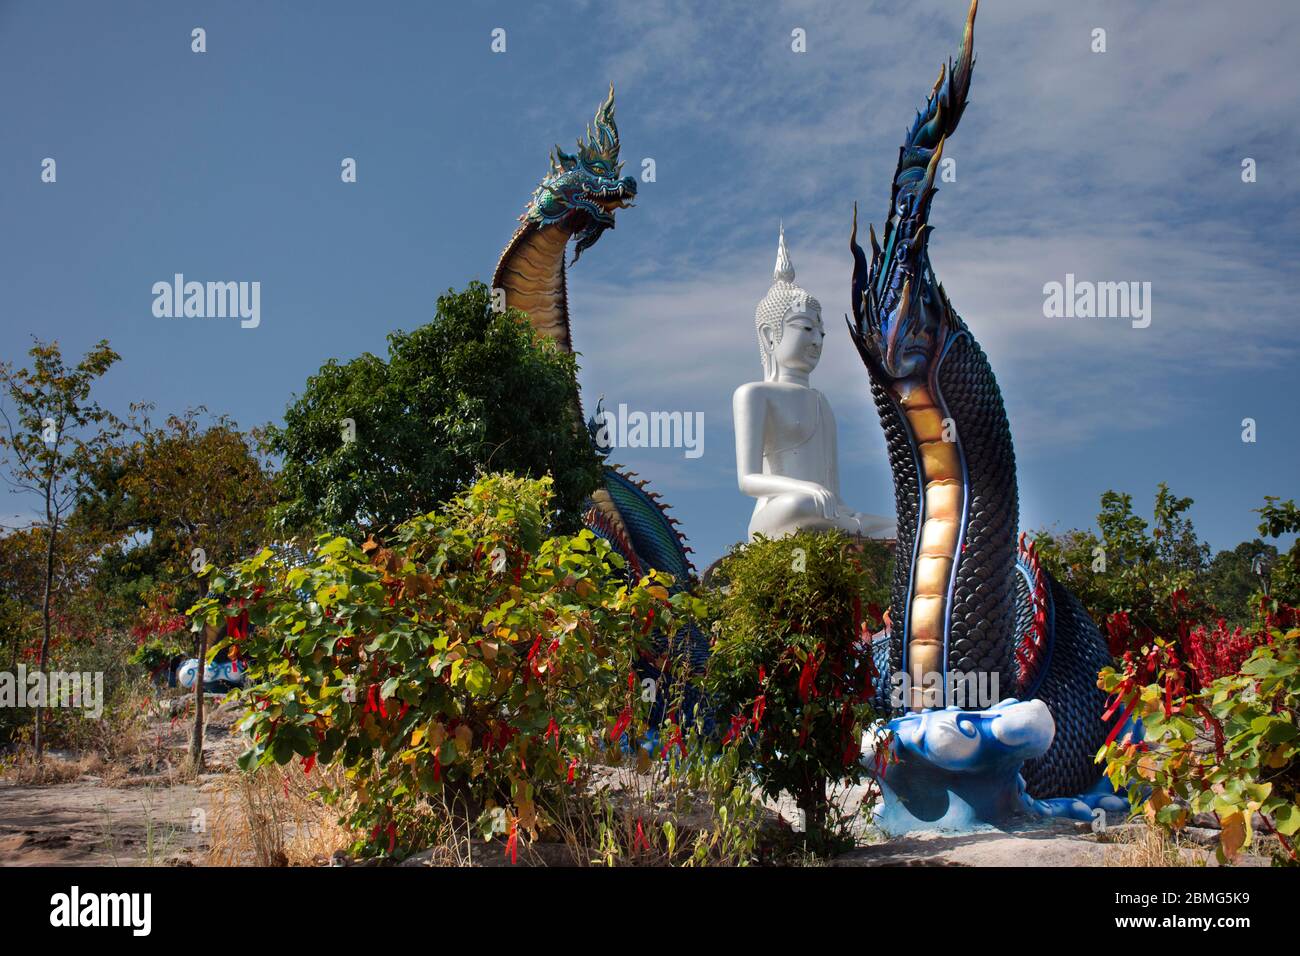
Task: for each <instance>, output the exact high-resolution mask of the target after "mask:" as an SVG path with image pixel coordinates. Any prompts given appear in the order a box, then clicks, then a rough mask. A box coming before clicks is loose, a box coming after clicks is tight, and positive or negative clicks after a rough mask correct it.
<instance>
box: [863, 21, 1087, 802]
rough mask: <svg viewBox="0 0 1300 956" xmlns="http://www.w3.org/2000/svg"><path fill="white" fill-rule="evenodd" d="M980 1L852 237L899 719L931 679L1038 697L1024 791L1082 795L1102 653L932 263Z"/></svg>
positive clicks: (983, 360)
mask: <svg viewBox="0 0 1300 956" xmlns="http://www.w3.org/2000/svg"><path fill="white" fill-rule="evenodd" d="M977 3H978V0H975V2H973V3H972V4H971V7H970V13H969V15H968V18H967V21H966V30H965V35H964V37H963V40H962V46H961V49H960V50H959V51H958V54H957V58H956V60H955V61H951V60H950V61H949V63H948V64H947V67H946V69H941V70H940V73H939V79H938V81H937V82H936V83H935V86H934V89H933V91H932V92H931V94H930V96H929V98H928V99H927V101H926V104H925V108H924V109H923V110H922V111H921V112H920V113H918V114H917V117H916V119H915V121H914V122H913V123H912V125H911V128H910V129H909V130H908V133H907V138H906V141H905V142H904V144H903V146H902V149H901V150H900V152H899V160H898V168H897V171H896V173H895V177H894V182H893V189H892V192H891V196H890V206H889V215H888V218H887V221H886V226H885V231H884V236H883V245H882V243H881V242H879V241H877V238H876V235H875V231H874V230H871V257H870V261H868V259H867V256H866V254H865V253H864V252H863V250H862V248H861V247H860V246H859V245H858V242H857V212H856V208H855V211H854V222H853V238H852V240H851V241H850V247H851V249H852V251H853V258H854V268H853V290H852V295H853V300H852V301H853V320H852V321H851V322H850V323H849V330H850V333H851V335H852V338H853V341H854V344H855V345H856V346H857V349H858V352H859V354H860V355H861V357H862V361H863V363H864V364H865V365H866V367H867V371H868V373H869V375H870V379H871V392H872V397H873V398H874V400H875V405H876V409H877V411H878V412H879V415H880V421H881V425H882V427H883V428H884V432H885V437H886V442H887V445H888V450H889V460H890V466H891V468H892V470H893V474H894V493H895V499H896V508H897V516H898V554H897V561H896V563H895V573H894V581H893V587H892V595H891V607H890V619H891V628H890V635H889V667H888V671H889V673H901V674H904V675H906V676H907V678H908V686H910V688H911V690H910V694H911V696H910V697H909V698H908V699H907V700H905V701H904V702H903V703H904V708H905V709H907V710H912V711H915V710H921V709H924V708H926V707H930V706H943V705H944V704H945V703H950V702H949V701H946V700H934V699H933V698H926V697H925V696H924V690H923V689H924V688H925V686H926V681H927V677H930V676H932V675H940V678H941V679H943V680H944V683H945V684H947V683H948V682H949V681H950V680H951V675H954V674H957V673H960V674H962V675H964V676H970V675H985V676H986V677H987V680H988V682H989V684H990V685H992V684H993V682H994V681H996V684H995V685H993V686H996V688H997V690H996V697H995V698H994V701H993V702H996V701H997V700H998V699H1001V698H1008V697H1015V698H1017V699H1019V700H1029V699H1039V700H1042V701H1043V702H1044V703H1045V704H1046V705H1047V706H1048V708H1049V710H1050V711H1051V713H1052V717H1053V720H1054V721H1055V724H1056V734H1055V737H1054V739H1053V742H1052V746H1051V748H1050V749H1049V750H1048V751H1047V752H1046V753H1045V754H1043V755H1042V756H1040V757H1036V758H1033V759H1032V760H1029V761H1027V762H1026V763H1025V765H1024V768H1023V770H1022V774H1023V777H1024V780H1025V786H1026V789H1027V791H1028V793H1029V794H1030V795H1031V796H1033V797H1038V798H1047V797H1059V796H1073V795H1077V794H1082V793H1084V792H1086V791H1088V790H1089V789H1090V788H1092V787H1093V786H1094V785H1095V784H1096V783H1097V781H1098V779H1099V778H1100V776H1101V769H1100V768H1099V767H1098V766H1097V765H1096V764H1095V763H1094V756H1095V754H1096V752H1097V750H1098V748H1099V747H1100V746H1101V745H1102V743H1103V741H1104V740H1105V739H1106V736H1107V733H1108V730H1109V728H1108V727H1107V726H1106V725H1105V723H1104V722H1103V720H1102V713H1103V709H1104V706H1105V697H1104V695H1103V693H1102V692H1101V691H1100V690H1099V689H1098V688H1097V672H1098V670H1100V669H1101V668H1102V667H1103V666H1105V665H1106V664H1107V663H1108V662H1109V660H1110V656H1109V653H1108V651H1107V648H1106V644H1105V641H1104V640H1103V638H1102V636H1101V634H1100V633H1099V631H1098V629H1097V626H1096V624H1095V623H1094V622H1093V621H1092V620H1091V619H1090V618H1089V617H1088V615H1087V613H1086V612H1085V611H1084V610H1083V608H1082V606H1081V605H1080V604H1079V602H1078V600H1077V599H1076V598H1075V597H1074V596H1073V595H1071V594H1070V593H1069V592H1068V591H1067V590H1066V589H1065V588H1064V587H1062V586H1061V585H1060V584H1059V583H1058V582H1056V581H1055V580H1054V579H1052V577H1051V576H1050V575H1049V574H1048V573H1047V572H1046V571H1045V570H1044V569H1042V568H1041V567H1040V566H1039V563H1038V560H1037V557H1036V555H1035V553H1034V549H1033V546H1032V544H1029V545H1026V544H1025V542H1024V537H1023V536H1021V537H1020V538H1019V539H1017V522H1018V519H1019V515H1018V502H1017V493H1016V467H1015V452H1014V450H1013V448H1012V443H1011V429H1010V426H1009V425H1008V422H1007V416H1006V411H1005V410H1004V408H1003V403H1002V395H1001V392H1000V391H999V389H998V384H997V380H996V378H995V377H994V375H993V370H992V368H991V367H990V365H989V362H988V359H987V357H986V356H985V355H984V352H983V350H982V349H981V348H980V346H979V344H978V343H977V342H976V341H975V339H974V337H973V336H972V335H971V332H970V329H969V328H968V327H967V326H966V323H965V322H964V321H963V320H962V319H961V317H960V316H959V315H958V314H957V313H956V311H955V310H954V309H953V307H952V305H951V303H950V302H949V301H948V297H947V295H946V294H945V292H944V289H943V286H942V285H940V284H939V283H938V282H937V281H936V279H935V277H934V272H933V270H932V268H931V265H930V258H929V252H928V238H929V233H930V230H931V228H932V227H931V226H930V224H929V217H930V207H931V203H932V201H933V199H934V195H935V193H936V192H937V189H936V188H935V181H936V177H937V175H938V171H939V170H940V168H941V164H942V159H943V151H944V144H945V143H946V141H947V139H948V137H950V136H951V135H952V134H953V132H954V131H955V130H956V128H957V123H958V121H959V120H960V119H961V116H962V113H963V111H964V110H965V108H966V97H967V93H968V92H969V89H970V81H971V71H972V68H973V66H974V57H973V54H972V42H973V31H974V21H975V12H976V7H977Z"/></svg>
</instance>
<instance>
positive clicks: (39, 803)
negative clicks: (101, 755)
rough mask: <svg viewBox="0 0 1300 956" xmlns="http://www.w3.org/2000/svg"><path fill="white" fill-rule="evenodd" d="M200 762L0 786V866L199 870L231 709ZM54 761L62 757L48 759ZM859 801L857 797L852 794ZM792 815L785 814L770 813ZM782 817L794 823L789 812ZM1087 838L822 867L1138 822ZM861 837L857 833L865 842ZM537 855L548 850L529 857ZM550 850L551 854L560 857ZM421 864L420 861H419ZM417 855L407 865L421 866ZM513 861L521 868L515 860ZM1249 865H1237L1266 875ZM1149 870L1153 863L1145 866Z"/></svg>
mask: <svg viewBox="0 0 1300 956" xmlns="http://www.w3.org/2000/svg"><path fill="white" fill-rule="evenodd" d="M211 705H212V706H211V708H210V713H211V715H212V716H211V718H210V722H209V726H208V732H207V735H206V739H205V746H204V758H205V765H206V768H207V770H208V771H209V772H207V773H205V774H204V775H202V776H200V777H198V778H197V779H188V780H187V779H184V778H183V777H182V776H181V775H180V774H179V773H178V770H179V768H180V767H181V766H182V765H183V763H184V759H185V755H186V752H187V748H188V727H187V726H186V724H185V722H184V721H183V720H177V721H172V720H171V719H170V718H168V717H161V718H158V719H156V720H155V721H154V722H153V723H152V724H151V726H150V735H151V737H152V740H153V743H154V752H153V754H152V755H151V757H152V759H153V762H154V763H155V764H156V765H157V766H160V767H162V768H163V769H162V772H151V773H135V774H126V775H123V774H121V773H117V774H104V775H102V776H101V775H97V774H94V773H90V774H82V775H80V776H78V777H77V778H76V779H73V780H70V781H69V782H65V783H52V784H41V785H33V784H19V783H15V782H14V780H13V779H12V778H8V779H5V778H0V866H54V865H59V866H202V865H205V864H206V863H207V855H208V837H207V826H206V824H207V822H208V820H209V818H211V817H213V816H214V808H215V803H216V799H217V795H218V793H219V791H220V788H221V783H222V781H223V780H224V779H225V778H226V775H227V774H229V773H231V772H232V771H233V770H234V760H235V757H236V756H237V755H238V753H239V751H240V750H241V749H242V747H241V743H240V741H239V740H238V739H237V737H235V736H233V734H234V733H235V731H234V724H235V722H236V720H237V718H238V714H237V711H236V710H235V709H234V708H233V707H230V706H228V705H227V706H217V698H212V701H211ZM52 757H53V759H65V760H66V759H70V758H69V757H68V756H67V755H52ZM858 796H859V799H860V795H858ZM776 809H779V810H781V811H792V810H793V808H792V807H784V806H781V807H778V808H776ZM786 815H787V818H789V817H793V816H794V814H793V813H787V814H786ZM1115 822H1117V823H1121V825H1119V826H1116V827H1112V828H1111V829H1110V830H1109V831H1108V832H1107V833H1105V834H1102V835H1098V834H1094V833H1092V832H1090V830H1089V828H1088V827H1087V826H1086V825H1083V824H1074V823H1069V822H1055V823H1044V824H1036V823H1030V824H1026V825H1024V826H1021V827H1017V828H1016V829H1015V830H1014V831H1011V832H1004V831H989V832H984V833H971V834H960V835H954V834H941V833H935V834H922V835H917V836H910V837H905V838H898V839H892V840H885V841H880V842H873V843H870V844H869V845H866V846H860V847H858V848H857V849H855V850H852V851H850V852H848V853H845V854H843V855H841V856H839V857H837V858H836V859H835V860H833V861H831V865H833V866H1046V867H1059V866H1073V867H1078V866H1106V865H1125V864H1130V865H1131V864H1132V863H1134V862H1135V860H1136V858H1137V857H1136V855H1135V851H1134V848H1133V843H1134V841H1135V840H1136V839H1138V837H1139V836H1140V833H1141V830H1142V829H1144V828H1141V827H1140V826H1139V825H1136V824H1128V825H1123V824H1122V821H1118V820H1116V821H1115ZM864 835H865V834H864ZM1216 836H1217V834H1216V833H1214V832H1213V831H1210V830H1203V831H1201V830H1196V831H1194V832H1191V833H1189V838H1190V839H1189V840H1188V841H1187V842H1186V843H1185V844H1184V846H1183V847H1182V848H1181V849H1179V850H1176V851H1173V852H1174V853H1175V854H1176V856H1178V857H1181V861H1182V863H1183V864H1184V865H1205V864H1208V865H1211V866H1212V865H1214V860H1213V854H1212V853H1211V852H1210V851H1209V850H1208V849H1205V847H1207V846H1212V843H1213V840H1214V839H1215V838H1216ZM538 849H539V850H541V849H545V847H540V846H539V847H538ZM557 849H558V848H557ZM552 856H554V855H548V854H545V853H531V854H529V855H527V862H528V863H531V864H532V865H542V866H545V865H556V864H557V863H558V862H560V859H561V857H563V854H561V855H560V856H559V857H555V858H554V859H552V858H551V857H552ZM498 857H499V851H492V850H488V851H487V852H484V853H482V854H480V858H481V859H476V860H475V861H474V865H479V866H482V865H489V866H490V865H500V864H501V860H500V859H498ZM422 858H423V859H422ZM427 861H428V854H417V855H416V856H415V857H414V858H412V859H409V860H408V861H407V862H406V864H405V865H407V866H420V865H422V864H424V865H428V862H427ZM520 862H521V863H524V862H526V861H525V859H524V858H521V859H520ZM1266 862H1267V861H1266V860H1265V859H1263V858H1262V857H1259V856H1247V857H1245V858H1243V859H1242V860H1240V861H1239V864H1238V865H1243V864H1244V865H1263V864H1266ZM1146 865H1151V864H1150V862H1147V863H1146Z"/></svg>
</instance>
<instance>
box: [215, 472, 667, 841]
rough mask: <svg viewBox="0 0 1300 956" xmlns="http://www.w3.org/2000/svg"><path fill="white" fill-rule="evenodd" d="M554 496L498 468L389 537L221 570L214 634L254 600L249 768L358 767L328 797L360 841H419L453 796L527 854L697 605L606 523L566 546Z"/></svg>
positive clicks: (246, 642) (630, 717) (623, 726)
mask: <svg viewBox="0 0 1300 956" xmlns="http://www.w3.org/2000/svg"><path fill="white" fill-rule="evenodd" d="M550 499H551V483H550V480H549V479H542V480H540V481H532V480H526V479H521V478H515V477H512V476H509V475H489V476H487V477H485V478H483V479H481V480H479V481H478V482H477V483H476V484H475V485H474V486H473V487H472V488H471V489H470V490H469V491H468V492H466V493H465V494H464V495H462V496H461V497H459V498H457V499H456V500H454V501H453V502H451V503H450V504H448V505H446V506H445V507H443V508H442V509H441V510H439V511H437V512H432V513H430V514H427V515H423V516H420V517H417V518H413V519H412V520H410V521H408V522H406V523H404V524H402V525H401V526H399V527H398V528H397V529H396V531H395V532H394V533H393V534H392V535H391V536H390V537H388V538H387V539H386V540H385V541H384V542H378V541H375V540H373V539H372V540H368V541H366V542H365V543H364V544H362V545H357V544H355V543H354V542H352V541H349V540H348V539H346V538H341V537H338V538H329V537H328V536H325V537H322V538H321V539H320V540H319V541H318V544H317V547H316V548H315V550H314V551H313V553H312V554H311V556H310V559H309V561H308V562H307V563H306V565H304V566H300V567H294V566H291V565H289V564H287V563H285V562H283V561H281V560H279V559H277V557H276V556H275V555H274V554H273V552H271V551H270V550H266V551H263V552H262V553H261V554H259V555H257V556H255V557H253V558H252V559H250V560H248V561H245V562H243V563H242V564H240V565H238V566H237V567H235V568H233V569H231V570H229V571H226V572H221V573H217V574H215V575H214V577H213V579H212V588H211V593H210V596H209V597H208V598H207V599H206V600H204V601H202V602H200V603H199V604H198V605H196V606H195V607H194V608H193V609H192V611H191V613H192V616H194V617H195V619H196V621H195V626H196V627H197V626H202V624H203V623H204V622H206V623H208V624H211V625H219V624H221V623H222V622H223V621H224V618H225V616H226V615H227V614H228V613H229V611H228V607H230V606H232V605H235V606H240V602H242V611H243V612H244V613H247V615H248V620H249V622H250V624H251V625H252V626H251V627H247V628H240V629H238V630H239V632H240V635H241V637H240V641H239V647H240V652H241V654H242V655H243V656H244V657H245V658H247V660H248V661H249V667H248V676H249V680H250V686H249V687H248V688H246V689H245V690H244V691H243V698H244V699H245V700H246V702H247V703H248V705H249V708H250V709H249V712H248V714H247V716H246V717H245V719H244V720H243V722H242V724H241V725H240V726H241V729H242V730H243V731H245V732H247V733H248V734H249V736H250V738H251V741H252V743H251V746H250V747H249V749H248V750H247V751H246V752H245V753H244V754H243V755H242V756H241V757H240V758H239V765H240V766H241V767H242V768H244V769H252V768H255V767H258V766H261V765H264V764H268V763H272V762H274V763H278V764H285V763H288V762H290V761H291V760H293V759H294V757H295V756H296V757H298V758H300V759H301V761H302V764H303V768H304V770H308V769H310V768H311V767H312V766H313V765H314V764H315V763H316V762H317V761H318V760H319V761H320V762H321V763H323V764H329V763H341V764H342V765H343V766H344V767H346V768H347V776H348V777H349V778H350V779H351V786H350V787H349V788H348V792H346V793H345V792H335V793H331V794H329V795H328V796H329V797H330V799H332V800H335V801H337V803H338V804H339V806H340V807H341V812H342V814H343V822H344V823H345V824H347V825H349V826H351V827H354V828H355V829H356V830H358V831H359V832H360V833H361V835H362V836H361V838H360V839H359V840H358V844H357V846H356V847H355V849H356V850H357V851H358V852H363V853H367V854H372V855H374V854H379V855H382V854H390V855H402V854H403V853H405V852H409V851H410V850H412V849H415V848H417V847H418V846H419V845H420V841H421V840H422V839H425V838H427V836H428V834H429V832H430V831H429V829H428V827H429V822H430V820H431V817H432V816H433V814H432V813H431V808H433V807H437V808H439V810H440V809H441V808H442V807H446V808H451V809H452V811H453V812H454V813H458V814H460V815H461V825H462V826H469V825H474V826H477V828H478V829H479V830H480V832H482V833H483V834H484V835H485V836H490V835H491V834H494V833H496V834H500V835H503V836H505V837H506V842H505V852H506V854H507V855H508V856H509V857H511V858H512V859H513V858H517V854H518V849H519V845H520V841H521V840H525V839H528V838H530V837H536V836H538V835H539V833H541V832H542V831H544V830H545V829H546V827H547V826H548V821H547V820H546V819H545V816H546V814H545V811H544V810H543V809H542V808H543V807H544V806H545V805H548V804H549V803H550V802H551V801H550V800H549V799H543V798H548V797H550V796H553V795H555V793H556V792H557V791H563V790H564V789H565V788H572V787H579V786H581V785H582V784H583V783H584V782H585V778H586V776H587V773H588V769H589V766H590V764H591V763H592V762H593V761H594V760H595V759H597V758H599V757H601V756H602V755H603V752H604V751H605V749H606V748H608V747H610V746H617V743H613V744H612V743H611V741H613V742H617V741H618V740H619V738H620V737H621V736H622V734H623V732H624V731H625V730H627V729H628V728H629V727H630V726H632V725H633V723H634V722H636V723H638V724H643V723H644V717H645V715H644V714H643V713H642V711H644V710H646V709H647V708H648V705H647V704H644V703H643V702H642V700H641V695H640V693H639V692H638V691H639V686H637V685H635V681H634V680H633V679H631V678H630V675H631V673H632V663H633V661H634V660H635V659H636V657H637V655H638V654H639V653H640V650H641V648H642V646H643V644H644V643H645V642H647V641H648V640H649V633H650V630H651V628H650V622H651V621H653V622H654V623H655V624H656V625H658V626H661V627H671V626H672V625H673V620H674V616H675V615H676V614H678V612H679V611H680V610H682V609H683V608H685V607H686V606H687V605H689V602H690V601H691V600H692V599H691V598H690V597H689V596H688V595H684V594H682V595H674V596H672V597H670V596H669V593H668V590H667V588H666V587H665V584H668V583H671V582H668V581H666V580H665V579H663V578H660V577H655V576H648V577H646V578H643V579H642V580H641V581H640V582H639V583H638V584H637V585H636V586H633V587H628V586H625V585H624V584H623V583H622V581H623V577H622V574H621V573H620V569H621V568H622V566H623V561H622V559H621V558H620V557H619V556H618V555H617V554H616V553H614V552H613V551H612V550H611V549H610V547H609V545H608V544H607V543H606V542H605V541H604V540H603V539H600V538H598V537H596V536H595V535H593V534H592V533H591V532H590V531H585V530H584V531H582V532H580V533H579V534H577V535H574V536H571V537H570V536H559V537H549V538H548V537H547V536H546V533H547V529H548V528H549V527H550V524H551V521H552V518H553V515H552V513H551V511H550ZM224 643H225V642H222V643H219V644H218V645H217V647H216V648H214V650H216V649H219V648H220V647H221V646H223V644H224Z"/></svg>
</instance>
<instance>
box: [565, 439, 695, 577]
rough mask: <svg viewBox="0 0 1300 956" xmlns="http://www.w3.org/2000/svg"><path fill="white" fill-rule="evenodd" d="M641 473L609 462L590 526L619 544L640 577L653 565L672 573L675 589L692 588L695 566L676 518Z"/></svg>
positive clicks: (590, 513) (595, 497) (595, 498)
mask: <svg viewBox="0 0 1300 956" xmlns="http://www.w3.org/2000/svg"><path fill="white" fill-rule="evenodd" d="M635 478H636V472H632V471H625V470H623V469H622V468H620V467H619V466H618V465H612V464H606V465H605V482H604V487H603V488H600V489H598V490H597V492H596V493H595V494H594V495H592V500H591V507H589V508H588V511H587V525H588V527H590V528H591V529H592V530H593V531H595V532H596V533H597V534H600V535H601V536H602V537H604V538H606V540H608V541H609V542H610V543H611V544H613V545H614V546H615V548H616V549H617V550H618V552H619V553H620V554H621V555H623V557H624V559H625V560H627V562H628V564H629V565H630V566H631V569H632V571H633V573H635V574H637V575H638V576H640V575H642V574H645V573H646V572H648V571H649V570H650V569H651V568H654V569H657V570H659V571H663V572H666V573H668V574H671V575H672V576H673V579H674V589H680V588H685V587H689V586H690V585H691V584H692V583H693V582H694V580H695V576H696V574H695V565H694V564H693V563H692V562H691V559H690V558H689V557H687V555H688V554H693V553H694V552H693V551H692V550H691V549H690V548H689V547H687V545H686V542H685V540H684V539H683V537H682V535H681V533H680V532H679V531H678V530H677V521H676V519H674V518H673V517H672V516H671V515H669V514H668V506H667V505H665V504H664V503H663V502H662V501H661V500H660V497H659V495H658V494H657V493H656V492H652V491H646V490H645V481H644V479H643V480H641V481H636V480H634V479H635Z"/></svg>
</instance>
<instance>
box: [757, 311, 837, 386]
mask: <svg viewBox="0 0 1300 956" xmlns="http://www.w3.org/2000/svg"><path fill="white" fill-rule="evenodd" d="M780 332H781V337H780V339H779V340H777V341H776V342H775V343H773V344H772V345H771V352H772V357H773V358H774V359H775V360H776V365H777V368H785V369H790V370H791V371H796V372H804V373H805V374H807V373H810V372H812V370H813V369H815V368H816V367H817V363H818V362H820V361H821V357H822V343H823V341H824V340H825V339H826V330H825V328H824V327H823V326H822V316H821V311H820V310H818V309H812V308H802V309H800V308H798V307H796V308H794V309H792V310H791V312H790V314H789V315H787V316H786V317H785V319H784V320H783V321H782V323H781V329H780Z"/></svg>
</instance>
